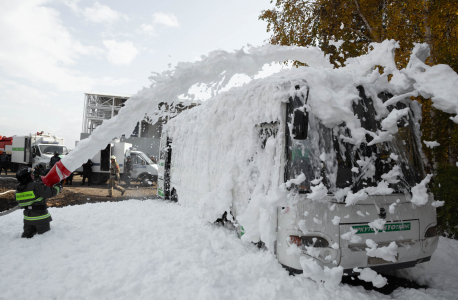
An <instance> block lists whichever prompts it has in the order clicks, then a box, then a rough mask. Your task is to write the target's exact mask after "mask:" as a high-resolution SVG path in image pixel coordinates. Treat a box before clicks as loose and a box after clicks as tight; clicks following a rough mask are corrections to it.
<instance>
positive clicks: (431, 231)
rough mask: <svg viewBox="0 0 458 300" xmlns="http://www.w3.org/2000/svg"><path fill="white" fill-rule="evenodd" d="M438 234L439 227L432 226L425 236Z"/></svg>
mask: <svg viewBox="0 0 458 300" xmlns="http://www.w3.org/2000/svg"><path fill="white" fill-rule="evenodd" d="M435 236H437V229H436V226H431V227H429V228H428V230H426V232H425V238H430V237H435Z"/></svg>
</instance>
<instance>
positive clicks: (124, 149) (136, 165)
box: [75, 139, 157, 184]
mask: <svg viewBox="0 0 458 300" xmlns="http://www.w3.org/2000/svg"><path fill="white" fill-rule="evenodd" d="M112 155H114V156H116V160H117V162H118V164H119V168H120V172H121V180H122V179H123V176H124V174H125V162H126V158H127V157H128V156H130V157H131V161H132V164H133V170H132V174H131V180H137V181H140V182H142V183H144V184H148V182H149V181H157V164H154V163H153V162H152V161H151V160H150V159H149V157H148V156H147V155H146V154H145V153H143V152H141V151H136V150H133V148H132V144H130V143H125V142H120V141H119V140H117V139H116V140H113V141H112V142H111V143H110V144H108V145H107V147H106V148H105V149H102V150H100V151H99V153H97V154H96V155H95V156H94V157H93V158H92V159H91V160H92V162H93V164H94V165H93V167H92V172H93V173H92V179H91V181H92V183H93V184H101V183H103V182H105V181H107V180H108V179H109V177H110V175H109V173H110V157H111V156H112ZM82 172H83V167H82V166H81V167H80V168H78V169H76V170H75V173H76V174H82Z"/></svg>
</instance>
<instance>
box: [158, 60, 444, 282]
mask: <svg viewBox="0 0 458 300" xmlns="http://www.w3.org/2000/svg"><path fill="white" fill-rule="evenodd" d="M382 73H383V72H379V71H378V69H375V70H373V72H372V73H367V74H362V73H361V72H353V71H352V70H351V68H347V69H345V68H342V69H318V68H308V67H302V68H297V69H296V68H295V69H291V70H285V71H282V72H280V73H277V74H274V75H272V76H270V77H267V78H263V79H257V80H252V81H251V82H250V83H248V84H245V85H243V86H242V87H239V88H232V89H230V90H229V91H227V92H225V93H222V94H219V95H217V96H215V97H213V98H211V99H209V100H207V101H205V102H203V103H202V105H200V106H197V107H195V108H193V109H190V110H187V111H184V112H183V113H181V114H180V115H178V116H177V117H175V118H173V119H171V120H170V121H169V122H168V123H167V124H166V125H164V127H163V134H162V137H161V149H160V151H161V153H160V161H159V171H158V178H159V181H158V195H159V196H161V197H164V198H166V199H172V200H177V201H179V202H180V203H182V204H183V205H190V206H196V207H198V208H199V211H200V213H201V215H202V217H204V218H206V219H207V220H208V221H211V222H214V221H215V220H218V219H222V218H223V216H224V218H225V219H227V220H228V221H229V222H231V223H232V224H234V226H235V227H236V228H237V230H238V232H239V234H240V235H241V238H242V240H245V241H249V242H255V243H257V242H262V243H264V244H265V246H266V247H267V248H268V249H270V251H272V252H274V253H275V254H276V256H277V258H278V261H279V262H280V263H281V264H282V265H284V266H285V267H287V268H289V269H290V271H293V272H304V273H306V274H309V275H310V276H311V277H313V276H315V278H318V279H319V280H326V278H339V276H340V277H341V276H342V274H348V275H349V274H354V273H355V272H361V270H362V269H364V268H370V269H372V270H376V271H382V270H393V269H398V268H406V267H413V266H415V265H416V264H418V263H422V262H425V261H428V260H429V259H430V258H431V255H432V254H433V252H434V251H435V249H436V247H437V243H438V236H437V233H436V227H435V226H436V212H435V207H434V199H433V196H432V194H430V193H429V192H428V190H427V186H426V185H427V183H428V182H429V179H430V178H431V176H430V175H427V174H425V170H424V169H423V164H422V158H421V157H422V156H421V144H420V121H419V120H420V118H421V108H420V104H419V103H418V102H416V101H412V100H411V99H410V96H412V94H409V93H407V94H405V93H404V94H401V95H399V88H398V86H399V82H397V84H393V82H394V81H395V80H396V79H392V80H391V81H390V79H389V78H388V76H387V74H385V73H383V74H382ZM381 74H382V75H381ZM432 204H433V205H432ZM317 267H320V268H317ZM317 270H319V271H317ZM320 272H321V273H320ZM312 275H313V276H312ZM339 281H340V280H339Z"/></svg>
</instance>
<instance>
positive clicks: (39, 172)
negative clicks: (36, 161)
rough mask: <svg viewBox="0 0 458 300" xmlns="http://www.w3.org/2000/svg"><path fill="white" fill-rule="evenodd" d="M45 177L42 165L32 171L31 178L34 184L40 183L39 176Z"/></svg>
mask: <svg viewBox="0 0 458 300" xmlns="http://www.w3.org/2000/svg"><path fill="white" fill-rule="evenodd" d="M45 175H46V171H45V167H44V166H43V165H42V164H40V165H37V166H35V168H34V169H33V178H34V179H35V182H39V183H41V176H45Z"/></svg>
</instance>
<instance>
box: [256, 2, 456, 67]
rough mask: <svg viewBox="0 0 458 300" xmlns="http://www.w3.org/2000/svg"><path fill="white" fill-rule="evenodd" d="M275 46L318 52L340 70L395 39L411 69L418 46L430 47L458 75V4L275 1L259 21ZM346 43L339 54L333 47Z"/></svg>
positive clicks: (433, 60)
mask: <svg viewBox="0 0 458 300" xmlns="http://www.w3.org/2000/svg"><path fill="white" fill-rule="evenodd" d="M259 18H260V19H261V20H264V21H267V31H268V32H272V36H271V38H270V43H272V44H275V45H299V46H309V45H313V46H318V47H320V48H321V49H322V50H323V51H324V52H325V53H328V54H330V55H331V56H330V59H331V62H333V63H334V64H335V66H336V67H339V66H340V65H342V63H343V62H344V61H345V59H346V58H348V57H354V56H359V55H361V54H363V53H366V52H367V49H368V46H369V43H371V42H381V41H383V40H385V39H395V40H397V41H399V42H400V48H399V49H397V52H396V58H397V63H398V66H399V67H405V65H406V64H407V62H408V60H409V57H410V53H411V50H412V48H413V44H414V43H424V42H426V43H428V44H429V45H430V48H431V50H432V55H431V59H430V63H432V64H436V63H446V64H449V65H451V66H452V67H453V68H454V69H455V71H458V61H457V60H458V59H457V54H458V47H457V46H458V44H457V43H458V39H457V32H458V0H420V1H419V0H405V1H401V0H341V1H339V0H276V2H275V7H274V8H272V9H268V10H264V11H262V13H261V15H260V16H259ZM332 40H343V41H344V43H343V45H342V47H341V49H340V52H339V51H337V49H336V47H334V46H332V45H331V44H330V43H329V42H330V41H332Z"/></svg>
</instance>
